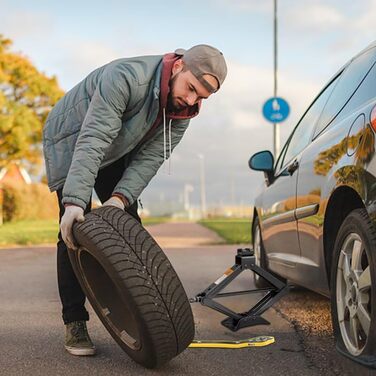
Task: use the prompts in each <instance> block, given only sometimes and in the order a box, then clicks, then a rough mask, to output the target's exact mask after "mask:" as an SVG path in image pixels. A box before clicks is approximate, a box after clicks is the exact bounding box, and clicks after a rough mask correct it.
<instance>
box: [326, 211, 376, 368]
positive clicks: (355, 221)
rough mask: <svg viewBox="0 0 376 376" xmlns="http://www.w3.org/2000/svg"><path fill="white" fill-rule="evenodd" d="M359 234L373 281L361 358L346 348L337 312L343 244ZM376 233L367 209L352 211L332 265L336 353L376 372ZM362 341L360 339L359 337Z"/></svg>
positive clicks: (332, 305) (343, 227) (339, 239)
mask: <svg viewBox="0 0 376 376" xmlns="http://www.w3.org/2000/svg"><path fill="white" fill-rule="evenodd" d="M353 233H355V234H357V235H358V236H359V237H360V239H361V241H362V244H364V250H365V255H366V257H367V260H368V263H369V267H370V277H371V289H370V290H371V291H370V292H368V294H369V298H370V299H371V300H370V301H369V305H370V306H371V305H372V307H371V314H370V320H371V323H370V328H369V334H368V336H367V340H366V341H365V345H364V347H363V349H362V350H361V353H359V354H358V355H354V354H351V353H350V352H349V350H348V349H347V348H346V345H345V341H344V338H343V335H342V333H341V329H340V324H339V318H338V311H337V299H340V296H338V297H337V267H338V262H339V259H340V254H341V249H342V247H344V242H345V240H346V239H347V238H348V236H349V235H350V234H353ZM375 249H376V229H375V226H374V224H373V223H372V221H371V219H370V217H369V216H368V213H367V211H366V210H365V209H356V210H353V211H352V212H351V213H350V214H349V215H348V216H347V217H346V218H345V220H344V221H343V223H342V225H341V227H340V229H339V231H338V234H337V238H336V242H335V245H334V252H333V261H332V266H331V308H332V322H333V331H334V337H335V341H336V347H337V350H338V351H339V352H340V353H341V354H343V355H345V356H347V357H349V358H350V359H352V360H354V361H356V362H358V363H361V364H363V365H366V366H368V367H372V368H376V309H375V302H376V255H375ZM359 339H360V337H359Z"/></svg>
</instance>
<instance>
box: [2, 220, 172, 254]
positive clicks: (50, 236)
mask: <svg viewBox="0 0 376 376" xmlns="http://www.w3.org/2000/svg"><path fill="white" fill-rule="evenodd" d="M169 220H170V218H166V217H156V218H145V219H143V220H142V223H143V224H144V225H145V226H150V225H155V224H158V223H165V222H168V221H169ZM58 230H59V226H58V222H57V221H56V220H30V221H17V222H11V223H5V224H3V225H2V226H0V247H7V246H12V245H33V244H52V243H56V242H57V234H58Z"/></svg>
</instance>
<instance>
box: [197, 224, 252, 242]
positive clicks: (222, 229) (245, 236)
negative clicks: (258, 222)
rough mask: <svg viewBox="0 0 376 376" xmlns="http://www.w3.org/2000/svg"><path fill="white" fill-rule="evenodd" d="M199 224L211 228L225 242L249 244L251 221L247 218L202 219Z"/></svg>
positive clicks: (250, 239)
mask: <svg viewBox="0 0 376 376" xmlns="http://www.w3.org/2000/svg"><path fill="white" fill-rule="evenodd" d="M199 223H200V224H202V225H203V226H205V227H207V228H209V229H210V230H213V231H214V232H216V233H217V234H218V235H219V236H221V237H222V238H223V239H225V240H226V243H227V244H249V245H250V244H251V241H252V236H251V221H250V220H249V219H237V218H236V219H235V218H234V219H227V218H224V219H204V220H201V221H199Z"/></svg>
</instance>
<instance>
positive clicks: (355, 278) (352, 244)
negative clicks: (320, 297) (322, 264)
mask: <svg viewBox="0 0 376 376" xmlns="http://www.w3.org/2000/svg"><path fill="white" fill-rule="evenodd" d="M336 285H337V288H336V298H337V299H336V300H337V301H336V304H337V313H338V322H339V327H340V331H341V335H342V339H343V342H344V344H345V346H346V348H347V350H348V351H349V353H350V354H352V355H354V356H358V355H360V354H361V353H362V351H363V349H364V348H365V346H366V343H367V339H368V336H369V332H370V326H371V307H372V302H371V291H372V283H371V272H370V262H369V258H368V256H367V252H366V249H365V246H364V242H363V241H362V239H361V237H360V236H359V235H358V234H357V233H355V232H353V233H350V234H349V235H348V236H347V237H346V238H345V240H344V241H343V244H342V246H341V253H340V255H339V258H338V264H337V283H336Z"/></svg>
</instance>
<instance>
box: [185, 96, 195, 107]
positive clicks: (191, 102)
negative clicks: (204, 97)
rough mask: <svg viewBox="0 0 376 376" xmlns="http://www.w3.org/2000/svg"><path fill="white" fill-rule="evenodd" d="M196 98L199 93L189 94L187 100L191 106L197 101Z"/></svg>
mask: <svg viewBox="0 0 376 376" xmlns="http://www.w3.org/2000/svg"><path fill="white" fill-rule="evenodd" d="M196 100H197V95H196V94H195V93H190V94H188V96H187V98H186V100H185V101H186V102H187V104H188V105H189V106H193V105H194V104H195V103H196Z"/></svg>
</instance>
